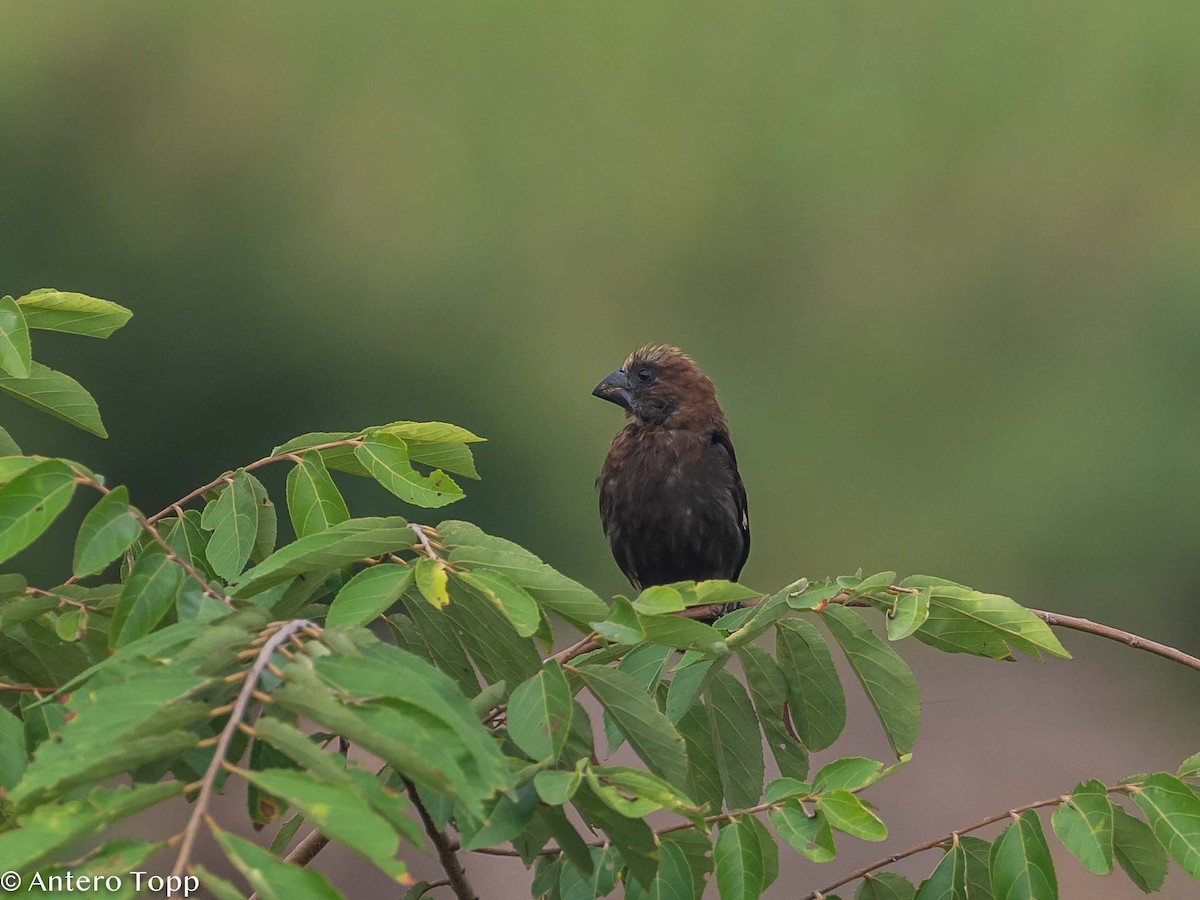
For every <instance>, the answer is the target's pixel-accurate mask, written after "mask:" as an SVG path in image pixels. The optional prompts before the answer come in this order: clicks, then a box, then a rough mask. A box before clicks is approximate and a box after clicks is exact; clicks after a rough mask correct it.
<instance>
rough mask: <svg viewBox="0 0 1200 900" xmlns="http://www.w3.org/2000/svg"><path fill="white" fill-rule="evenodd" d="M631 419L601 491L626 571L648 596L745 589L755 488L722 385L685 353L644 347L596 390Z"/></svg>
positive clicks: (603, 474) (604, 519)
mask: <svg viewBox="0 0 1200 900" xmlns="http://www.w3.org/2000/svg"><path fill="white" fill-rule="evenodd" d="M592 393H593V394H595V395H596V396H597V397H600V398H601V399H603V400H608V401H609V402H611V403H615V404H617V405H618V406H620V407H621V408H622V409H624V410H625V415H626V417H627V418H629V419H631V421H630V422H629V423H628V424H627V425H626V426H625V427H624V428H622V429H621V430H620V431H619V432H617V435H616V437H614V438H613V442H612V446H611V447H610V448H609V451H608V457H607V458H606V459H605V460H604V467H603V468H602V469H601V471H600V477H599V478H598V479H596V485H597V487H599V489H600V521H601V523H602V524H603V526H604V533H605V535H606V536H607V537H608V542H609V546H610V547H611V548H612V554H613V558H614V559H616V561H617V566H618V567H619V568H620V569H621V571H622V572H623V573H625V577H626V578H628V579H629V581H630V582H631V583H632V584H633V586H634V587H635V588H637V589H638V590H641V589H643V588H646V587H649V586H651V585H656V584H669V583H671V582H674V581H687V580H690V581H703V580H705V579H709V578H725V579H728V580H730V581H736V580H737V577H738V575H739V574H740V573H741V571H742V566H743V565H745V563H746V557H747V556H748V555H749V554H750V519H749V516H748V513H747V510H746V488H745V487H744V486H743V485H742V479H741V476H740V475H739V474H738V468H737V457H736V456H735V455H734V452H733V442H732V441H730V439H729V426H728V424H727V423H726V421H725V414H724V413H723V412H722V411H721V407H720V404H718V403H717V388H716V385H714V384H713V382H712V379H711V378H709V377H708V376H707V375H705V374H704V373H703V372H701V371H700V369H699V368H697V366H696V363H695V362H693V361H692V358H691V357H690V356H688V355H687V354H685V353H683V352H682V351H680V350H678V349H677V348H675V347H667V346H651V347H643V348H642V349H641V350H636V351H634V352H633V353H631V354H630V355H629V358H628V359H626V360H625V364H624V365H623V366H621V368H619V369H617V370H616V371H615V372H613V373H612V374H610V375H609V376H607V377H606V378H605V379H604V380H603V381H601V382H600V383H599V384H598V385H596V388H595V390H593V391H592Z"/></svg>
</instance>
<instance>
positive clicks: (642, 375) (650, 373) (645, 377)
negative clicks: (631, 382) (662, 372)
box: [637, 369, 654, 381]
mask: <svg viewBox="0 0 1200 900" xmlns="http://www.w3.org/2000/svg"><path fill="white" fill-rule="evenodd" d="M637 377H638V381H649V380H650V379H651V378H653V377H654V370H653V369H638V372H637Z"/></svg>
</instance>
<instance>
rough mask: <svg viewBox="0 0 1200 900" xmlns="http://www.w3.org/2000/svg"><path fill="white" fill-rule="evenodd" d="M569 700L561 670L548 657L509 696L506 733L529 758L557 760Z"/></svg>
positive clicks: (567, 728) (567, 727) (566, 728)
mask: <svg viewBox="0 0 1200 900" xmlns="http://www.w3.org/2000/svg"><path fill="white" fill-rule="evenodd" d="M572 700H573V698H572V696H571V688H570V685H568V684H567V679H566V677H565V676H564V675H563V672H562V669H560V668H559V666H558V663H557V662H554V661H553V660H550V661H549V662H547V663H546V664H545V665H543V666H542V670H541V671H540V672H538V673H537V674H536V675H535V676H533V677H532V678H530V679H529V680H528V681H526V682H525V683H524V684H521V685H518V686H517V689H516V690H514V691H513V692H512V696H511V697H509V700H508V736H509V737H510V738H512V741H513V743H514V744H516V745H517V746H518V747H520V748H521V750H522V751H524V752H525V753H527V754H528V755H529V757H530V758H531V759H534V760H539V761H540V760H547V759H549V760H551V761H554V760H556V759H558V757H559V755H560V754H561V753H562V749H563V745H564V744H565V743H566V741H567V735H568V734H569V733H570V728H571V715H572V711H573V709H574V703H573V702H572Z"/></svg>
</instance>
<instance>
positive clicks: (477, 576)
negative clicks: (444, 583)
mask: <svg viewBox="0 0 1200 900" xmlns="http://www.w3.org/2000/svg"><path fill="white" fill-rule="evenodd" d="M454 577H456V578H458V579H459V580H460V581H462V582H463V583H464V584H466V585H467V586H468V587H470V588H472V589H473V590H475V591H476V592H478V593H479V594H480V595H481V596H482V597H483V598H484V599H485V600H487V601H488V602H490V603H491V604H492V605H493V606H495V607H496V609H498V610H499V611H500V612H501V613H502V614H503V615H504V618H506V619H508V621H509V622H510V623H512V627H513V629H514V630H515V631H516V632H517V634H519V635H520V636H521V637H532V636H533V635H534V634H537V630H538V625H539V624H540V623H541V614H540V613H539V612H538V606H537V601H535V600H534V599H533V597H532V596H530V594H529V592H528V591H526V590H525V588H523V587H521V586H520V585H519V584H517V583H516V582H515V581H513V580H512V579H511V578H509V577H508V576H507V575H505V574H504V573H503V572H493V571H490V570H488V569H473V570H471V571H470V572H457V573H455V576H454Z"/></svg>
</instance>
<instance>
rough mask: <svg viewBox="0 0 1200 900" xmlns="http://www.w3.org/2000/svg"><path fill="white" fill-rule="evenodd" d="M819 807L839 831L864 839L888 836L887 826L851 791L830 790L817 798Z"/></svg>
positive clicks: (872, 839) (873, 839)
mask: <svg viewBox="0 0 1200 900" xmlns="http://www.w3.org/2000/svg"><path fill="white" fill-rule="evenodd" d="M817 809H819V810H820V811H821V812H823V813H824V814H825V818H827V819H828V820H829V824H830V825H832V826H833V827H834V828H836V829H837V830H838V831H844V832H846V834H848V835H850V836H852V837H856V838H861V839H862V840H864V841H882V840H885V839H886V838H887V826H886V825H884V824H883V821H882V820H881V819H880V818H879V816H877V815H875V813H873V812H871V810H869V809H867V807H866V806H864V805H863V802H862V801H861V800H859V799H858V798H857V797H856V796H854V795H853V794H852V793H850V792H849V791H829V792H828V793H825V794H822V795H821V796H820V797H818V798H817Z"/></svg>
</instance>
